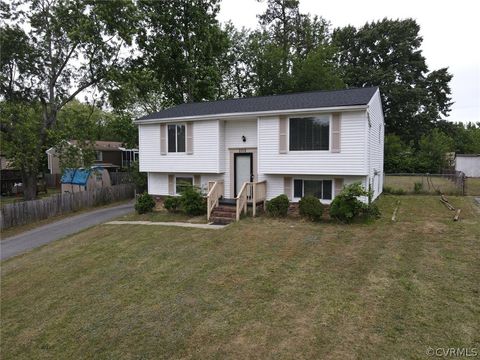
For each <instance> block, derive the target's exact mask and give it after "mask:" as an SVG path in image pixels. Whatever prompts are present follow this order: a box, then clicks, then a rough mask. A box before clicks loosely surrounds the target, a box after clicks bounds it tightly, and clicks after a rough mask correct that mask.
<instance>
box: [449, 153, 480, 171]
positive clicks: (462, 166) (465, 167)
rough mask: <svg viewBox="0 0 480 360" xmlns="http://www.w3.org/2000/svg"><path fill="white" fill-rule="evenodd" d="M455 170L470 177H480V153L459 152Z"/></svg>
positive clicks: (456, 157)
mask: <svg viewBox="0 0 480 360" xmlns="http://www.w3.org/2000/svg"><path fill="white" fill-rule="evenodd" d="M455 170H456V171H461V172H463V173H464V174H465V176H468V177H480V154H457V155H456V156H455Z"/></svg>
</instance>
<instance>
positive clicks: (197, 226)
mask: <svg viewBox="0 0 480 360" xmlns="http://www.w3.org/2000/svg"><path fill="white" fill-rule="evenodd" d="M104 225H160V226H179V227H186V228H195V229H210V230H220V229H223V228H225V226H227V225H213V224H192V223H185V222H175V221H165V222H163V221H110V222H107V223H105V224H104Z"/></svg>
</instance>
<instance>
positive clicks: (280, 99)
mask: <svg viewBox="0 0 480 360" xmlns="http://www.w3.org/2000/svg"><path fill="white" fill-rule="evenodd" d="M377 89H378V87H365V88H358V89H345V90H333V91H312V92H303V93H295V94H285V95H271V96H257V97H248V98H240V99H230V100H219V101H206V102H197V103H187V104H181V105H177V106H174V107H171V108H169V109H165V110H162V111H159V112H156V113H153V114H150V115H146V116H143V117H141V118H139V119H138V120H154V119H155V120H161V119H165V120H166V119H169V118H180V117H187V116H202V115H217V114H232V113H243V112H257V111H276V110H296V109H313V108H322V107H337V106H355V105H367V104H368V102H369V101H370V99H371V98H372V96H373V94H375V92H376V91H377Z"/></svg>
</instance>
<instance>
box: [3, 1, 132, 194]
mask: <svg viewBox="0 0 480 360" xmlns="http://www.w3.org/2000/svg"><path fill="white" fill-rule="evenodd" d="M135 9H136V8H135V5H134V4H133V2H132V1H131V0H121V1H115V2H104V1H95V0H88V1H82V0H71V1H62V0H30V1H28V0H22V1H17V2H14V3H12V5H10V6H8V5H5V4H3V5H2V8H1V11H2V17H3V18H4V19H6V20H7V21H6V22H4V23H3V24H2V26H1V29H0V30H1V31H0V32H1V34H2V39H1V41H2V52H1V55H0V68H1V70H0V71H1V79H0V80H1V81H0V89H1V91H2V101H4V102H9V103H12V104H18V107H21V106H24V104H25V102H31V103H32V104H33V103H34V104H35V106H37V105H36V104H39V106H40V114H41V121H40V123H39V124H38V128H37V126H33V125H32V127H31V128H32V131H33V129H34V128H35V129H36V133H35V134H36V136H37V137H36V139H38V141H35V144H36V156H37V157H42V156H43V151H44V149H45V146H46V144H47V140H48V135H49V133H50V132H51V131H52V130H53V129H54V128H55V126H56V122H57V115H58V112H59V111H60V110H61V109H62V108H63V107H64V106H65V105H66V104H68V103H69V102H70V101H72V100H73V99H74V98H75V97H76V96H78V95H80V94H82V93H83V92H84V91H86V90H88V89H89V88H91V87H93V86H97V87H100V86H101V85H102V81H104V80H105V79H106V78H108V76H109V72H110V70H111V69H112V68H114V67H116V66H119V64H120V60H121V57H120V56H119V55H120V53H121V52H120V50H121V49H122V47H123V46H124V44H125V43H127V44H128V43H129V42H130V41H131V38H132V35H133V33H134V31H135V26H134V24H135V20H136V17H135V16H136V11H135ZM19 24H21V25H22V27H20V26H19ZM3 49H7V51H3ZM16 114H17V115H16V116H11V117H9V120H8V121H2V127H1V131H2V133H4V135H5V137H7V138H8V137H10V138H14V137H15V136H10V135H11V134H13V133H15V132H16V131H17V130H18V128H17V122H18V121H19V114H18V111H17V112H16ZM20 115H21V114H20ZM28 119H30V120H28ZM31 119H32V117H31V116H28V117H24V118H23V120H21V121H22V122H25V121H31ZM32 124H33V123H32ZM35 124H36V122H35ZM19 127H20V128H21V127H22V126H19ZM15 154H16V152H15V151H12V154H11V155H12V156H15ZM17 160H18V161H16V163H17V165H18V166H19V167H20V169H21V170H22V176H23V182H24V196H25V198H26V199H32V198H34V197H35V192H36V188H35V183H36V177H37V174H38V168H37V167H35V166H31V165H32V164H33V163H37V162H39V161H35V162H32V163H25V162H24V161H21V160H20V159H17ZM36 160H38V158H37V159H36Z"/></svg>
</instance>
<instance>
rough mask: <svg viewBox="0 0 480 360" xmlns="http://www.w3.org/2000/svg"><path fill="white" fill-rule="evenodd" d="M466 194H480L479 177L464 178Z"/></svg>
mask: <svg viewBox="0 0 480 360" xmlns="http://www.w3.org/2000/svg"><path fill="white" fill-rule="evenodd" d="M465 192H466V195H476V196H480V178H467V179H466V180H465Z"/></svg>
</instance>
